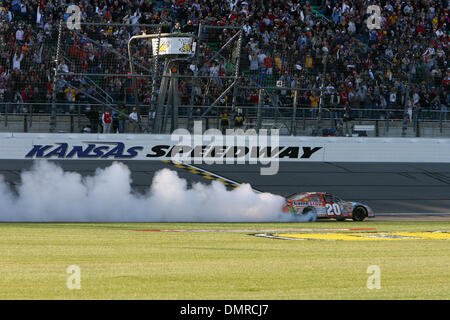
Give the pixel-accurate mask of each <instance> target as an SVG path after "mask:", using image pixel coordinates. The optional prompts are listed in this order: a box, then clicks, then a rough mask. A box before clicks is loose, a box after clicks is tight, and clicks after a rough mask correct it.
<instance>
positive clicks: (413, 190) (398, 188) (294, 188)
mask: <svg viewBox="0 0 450 320" xmlns="http://www.w3.org/2000/svg"><path fill="white" fill-rule="evenodd" d="M55 162H57V163H58V164H59V165H60V166H61V167H62V168H63V169H64V170H68V171H76V172H78V173H80V174H82V175H92V174H94V172H95V170H96V169H97V168H104V167H106V166H109V165H110V164H111V163H112V161H89V160H65V161H55ZM123 162H124V163H125V164H126V165H127V166H128V167H129V168H130V170H131V172H132V179H133V187H134V188H135V189H136V190H138V191H143V190H145V189H148V187H149V186H150V184H151V181H152V178H153V175H154V173H155V172H156V171H158V170H160V169H163V168H170V169H172V170H176V171H177V172H178V173H179V175H180V177H182V178H185V179H187V180H188V181H189V182H190V183H192V182H203V183H209V181H208V180H206V179H205V178H203V177H202V176H199V175H195V174H193V173H190V172H189V171H186V170H183V169H178V168H176V167H175V166H173V165H172V164H168V163H164V162H160V161H123ZM32 163H33V161H31V160H20V161H17V160H14V161H9V160H0V175H3V176H4V177H5V180H6V181H8V182H9V183H11V184H13V185H14V184H17V183H19V181H20V172H21V171H22V170H24V169H29V168H30V167H31V165H32ZM198 167H200V168H203V169H205V170H208V171H210V172H214V173H216V174H219V175H221V176H223V177H226V178H229V179H232V180H235V181H239V182H248V183H250V184H251V185H252V186H253V188H255V189H257V190H260V191H266V192H272V193H275V194H280V195H283V196H287V195H289V194H292V193H297V192H303V191H326V192H330V193H334V194H336V195H337V196H338V197H340V198H342V199H344V200H350V201H361V202H363V203H366V204H368V205H369V206H371V207H372V208H373V209H374V211H375V212H376V213H382V215H383V217H385V218H386V219H389V218H390V217H391V216H392V214H394V215H395V216H404V217H406V216H409V215H412V214H413V215H417V214H421V215H422V216H423V217H427V216H429V214H430V213H433V214H435V213H441V215H440V217H441V218H442V219H449V220H450V215H445V214H444V213H450V165H449V164H433V163H424V164H420V163H349V162H347V163H317V162H308V163H306V162H304V163H290V162H281V163H280V168H279V172H278V174H277V175H273V176H262V175H260V168H261V166H260V165H198ZM380 218H382V217H380Z"/></svg>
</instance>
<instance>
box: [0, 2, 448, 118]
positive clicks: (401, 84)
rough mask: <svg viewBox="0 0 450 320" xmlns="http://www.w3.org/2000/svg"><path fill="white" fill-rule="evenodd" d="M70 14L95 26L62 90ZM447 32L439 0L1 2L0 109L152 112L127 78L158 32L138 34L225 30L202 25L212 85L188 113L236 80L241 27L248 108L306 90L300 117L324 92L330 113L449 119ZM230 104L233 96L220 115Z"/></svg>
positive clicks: (196, 66)
mask: <svg viewBox="0 0 450 320" xmlns="http://www.w3.org/2000/svg"><path fill="white" fill-rule="evenodd" d="M71 4H76V5H78V6H79V7H80V9H81V16H82V22H84V23H93V24H90V25H88V24H83V25H82V28H81V30H78V31H77V30H67V29H65V30H64V32H63V37H62V48H61V54H60V59H59V65H58V66H57V69H58V72H59V73H60V74H63V75H64V74H67V76H60V79H61V80H64V81H58V82H56V87H54V86H53V84H54V82H53V80H54V79H53V75H54V67H55V66H54V60H55V57H56V49H57V40H58V30H57V29H58V28H57V26H58V23H59V21H60V20H63V21H66V20H67V19H68V18H69V16H70V15H69V14H67V13H66V9H67V7H68V6H69V5H71ZM372 4H376V5H379V6H380V8H381V21H380V22H381V23H380V25H381V28H380V29H373V30H369V29H368V28H367V17H368V16H369V15H368V14H367V12H366V11H367V7H368V6H369V5H372ZM313 5H319V6H315V7H314V8H315V9H314V8H313ZM449 22H450V21H449V16H448V4H447V2H446V1H438V0H411V1H405V0H382V1H363V0H324V1H319V2H318V3H310V2H309V1H300V0H287V1H276V0H244V1H241V0H193V1H187V0H156V1H155V0H153V1H152V0H93V1H88V0H81V1H72V2H71V1H66V0H46V1H44V0H40V1H38V0H0V106H3V105H5V104H4V103H5V102H16V103H18V104H11V106H10V110H8V111H10V112H21V111H23V110H20V109H19V107H20V104H21V103H22V104H23V105H26V104H25V103H28V102H34V103H43V104H42V107H40V108H39V107H37V108H36V110H41V111H49V106H50V102H51V101H52V99H53V94H54V93H55V95H56V97H57V99H58V101H59V102H60V103H61V102H67V103H68V104H69V105H70V106H71V108H72V109H73V108H74V106H75V105H76V103H79V102H81V103H93V102H98V101H99V100H101V101H104V100H105V99H106V98H105V97H108V98H110V99H111V101H113V102H115V103H122V102H126V103H127V104H133V103H136V102H137V103H138V104H144V105H150V102H151V87H152V82H151V79H150V77H148V76H143V77H141V78H138V79H136V81H132V78H131V77H127V76H123V75H125V74H127V73H128V72H129V64H128V61H127V57H128V52H127V43H128V39H129V38H130V37H131V36H132V35H135V34H140V33H142V31H146V32H147V33H149V32H150V33H154V32H157V31H156V30H157V29H156V28H155V27H143V26H140V24H155V25H159V24H162V32H193V33H197V32H198V26H199V24H200V23H201V24H202V26H207V25H209V26H215V27H218V26H219V27H223V28H210V29H208V28H205V27H204V29H202V33H201V34H202V37H201V39H200V46H199V48H198V50H197V53H198V54H197V55H196V56H193V57H192V58H191V60H189V61H187V62H186V63H185V64H183V65H182V68H181V73H183V74H184V75H193V74H198V75H199V76H208V77H211V78H205V79H201V80H198V81H191V79H190V78H186V79H182V80H181V81H180V82H179V91H180V95H181V99H182V101H181V103H182V104H186V105H187V104H191V103H192V104H194V105H198V106H200V105H208V104H210V103H211V102H212V101H214V100H215V98H216V97H218V96H219V95H220V93H221V92H222V91H223V90H224V89H225V87H226V86H227V84H229V83H230V82H231V81H232V80H231V79H228V78H226V77H232V76H234V72H235V67H236V63H237V62H238V61H237V57H238V56H239V55H238V54H236V48H237V41H236V40H235V41H234V42H231V44H230V45H228V46H227V47H226V48H225V50H222V51H221V54H220V55H216V58H215V59H211V57H213V55H214V50H217V48H220V47H221V46H222V45H224V44H226V43H227V42H228V41H229V40H230V38H231V37H233V36H234V34H235V32H236V31H235V30H234V29H230V28H227V27H228V26H234V27H241V26H242V27H243V34H244V37H243V41H242V51H241V54H240V56H241V59H240V60H239V65H240V68H239V70H240V71H241V72H240V82H239V83H240V85H241V86H242V87H243V88H241V89H240V92H239V94H238V95H237V98H238V99H237V104H238V105H241V106H246V105H255V104H256V103H258V92H257V90H255V89H252V87H260V86H276V85H278V86H281V87H283V88H300V89H302V91H300V96H299V105H300V107H303V108H313V109H314V108H318V106H319V103H318V94H317V91H316V89H318V88H320V87H322V88H326V94H325V95H324V96H323V103H324V104H323V106H324V108H326V110H329V111H330V115H331V114H332V112H331V111H332V110H333V108H334V109H336V108H342V109H343V108H344V107H345V106H346V105H348V106H350V107H351V108H353V109H362V111H361V112H359V113H358V112H356V113H355V114H356V116H357V117H358V116H359V117H362V116H364V117H379V116H380V115H381V114H383V116H389V117H394V118H401V117H402V116H403V110H404V108H409V109H411V110H413V112H412V113H411V114H415V113H414V111H415V112H417V111H419V110H428V111H433V110H434V111H441V110H442V111H446V110H447V106H448V104H449V102H450V95H449V91H448V85H449V80H450V71H449V67H448V58H447V56H448V39H449V37H448V34H449V33H448V32H449V26H450V24H449ZM115 23H116V24H121V23H123V24H126V25H123V26H116V25H114V24H115ZM101 24H103V25H101ZM138 44H139V45H136V46H135V47H134V51H133V60H134V61H135V67H136V70H135V71H136V73H142V74H143V75H149V74H150V73H151V70H152V63H151V59H150V58H151V46H150V43H149V42H144V41H141V42H139V43H138ZM83 73H84V74H86V73H89V74H92V75H98V76H89V77H87V76H84V75H82V74H83ZM102 74H115V75H117V76H100V75H102ZM118 75H122V76H118ZM135 86H136V88H135ZM273 92H274V93H276V94H275V95H276V96H277V98H276V99H278V101H279V102H280V105H281V106H285V107H286V108H287V109H288V108H289V107H292V101H293V92H294V91H291V90H278V91H273ZM136 98H137V99H138V101H136V100H135V99H136ZM192 99H193V100H192ZM265 99H269V97H268V98H265ZM270 99H273V97H271V98H270ZM272 102H273V101H272V100H271V102H268V101H266V103H269V104H271V103H272ZM2 103H3V104H2ZM231 103H232V95H231V94H229V95H227V96H225V97H224V98H223V99H222V100H221V101H220V103H219V105H226V106H229V105H231ZM272 104H273V103H272ZM370 109H379V110H388V109H389V110H394V111H392V112H387V111H386V112H385V113H380V112H373V111H371V110H370ZM66 110H69V111H70V108H69V109H66ZM196 112H197V114H200V113H201V112H202V111H201V109H197V111H196ZM306 115H308V116H312V117H313V116H315V115H317V113H316V112H310V113H306ZM429 116H430V117H433V115H432V114H431V113H430V115H429Z"/></svg>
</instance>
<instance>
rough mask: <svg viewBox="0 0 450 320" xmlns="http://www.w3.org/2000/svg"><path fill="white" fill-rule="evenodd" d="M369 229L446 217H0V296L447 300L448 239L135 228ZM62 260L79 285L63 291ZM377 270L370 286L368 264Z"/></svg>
mask: <svg viewBox="0 0 450 320" xmlns="http://www.w3.org/2000/svg"><path fill="white" fill-rule="evenodd" d="M229 228H235V229H242V228H264V229H268V228H376V230H377V231H435V230H441V231H450V222H374V221H368V222H361V223H355V222H317V223H303V224H302V223H263V224H242V223H229V224H216V223H203V224H201V223H196V224H188V223H176V224H175V223H110V224H106V223H65V224H63V223H2V224H0V299H449V298H450V241H448V240H398V241H382V240H376V241H375V240H374V241H313V240H310V241H289V240H278V239H267V238H259V237H255V236H250V235H248V234H249V233H250V232H233V233H231V232H195V233H194V232H139V231H135V230H137V229H229ZM70 265H77V266H79V267H80V268H81V289H80V290H69V289H68V288H67V287H66V281H67V278H68V277H69V274H67V273H66V269H67V267H68V266H70ZM370 265H377V266H379V267H380V270H381V288H380V289H373V290H369V289H368V288H367V286H366V281H367V279H368V277H369V276H370V274H367V273H366V271H367V268H368V266H370Z"/></svg>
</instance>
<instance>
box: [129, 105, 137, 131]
mask: <svg viewBox="0 0 450 320" xmlns="http://www.w3.org/2000/svg"><path fill="white" fill-rule="evenodd" d="M129 118H130V125H129V128H130V132H131V133H139V115H138V113H137V108H136V107H134V108H133V112H131V113H130V115H129Z"/></svg>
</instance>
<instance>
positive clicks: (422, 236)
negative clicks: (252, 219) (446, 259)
mask: <svg viewBox="0 0 450 320" xmlns="http://www.w3.org/2000/svg"><path fill="white" fill-rule="evenodd" d="M255 236H257V237H264V238H272V239H283V240H325V241H336V240H348V241H373V240H450V232H448V231H427V232H364V233H353V232H350V233H347V232H344V233H340V232H335V233H314V234H312V233H277V234H271V233H259V234H255Z"/></svg>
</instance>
